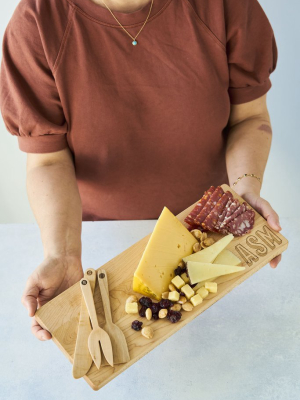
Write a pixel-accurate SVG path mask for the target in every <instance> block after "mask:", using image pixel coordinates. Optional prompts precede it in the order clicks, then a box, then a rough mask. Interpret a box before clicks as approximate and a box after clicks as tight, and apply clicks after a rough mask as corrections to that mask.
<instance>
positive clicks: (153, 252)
mask: <svg viewBox="0 0 300 400" xmlns="http://www.w3.org/2000/svg"><path fill="white" fill-rule="evenodd" d="M197 242H198V241H197V239H196V238H195V237H194V236H193V235H192V234H191V233H190V232H189V231H188V230H187V229H186V227H185V226H184V225H183V224H182V223H181V222H180V221H179V220H178V219H177V218H176V217H175V215H173V214H172V213H171V211H169V210H168V208H167V207H164V209H163V211H162V213H161V215H160V217H159V219H158V221H157V223H156V225H155V228H154V230H153V232H152V235H151V237H150V239H149V241H148V244H147V246H146V248H145V250H144V253H143V255H142V258H141V260H140V262H139V265H138V267H137V269H136V271H135V273H134V278H133V290H134V291H135V292H138V293H141V294H143V295H146V296H150V297H152V298H153V299H156V300H160V299H161V295H162V293H163V292H167V291H168V287H169V284H170V282H171V279H172V278H173V277H174V275H175V274H174V270H175V268H176V267H177V266H178V264H179V263H180V261H181V260H182V258H183V257H186V256H188V255H189V254H192V252H193V245H194V244H195V243H197Z"/></svg>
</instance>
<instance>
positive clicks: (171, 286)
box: [169, 283, 177, 292]
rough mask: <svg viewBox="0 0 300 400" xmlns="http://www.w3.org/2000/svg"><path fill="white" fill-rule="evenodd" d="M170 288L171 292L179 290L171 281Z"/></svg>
mask: <svg viewBox="0 0 300 400" xmlns="http://www.w3.org/2000/svg"><path fill="white" fill-rule="evenodd" d="M169 290H170V292H175V291H176V292H177V289H176V287H175V286H174V285H173V283H170V285H169Z"/></svg>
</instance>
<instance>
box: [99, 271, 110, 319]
mask: <svg viewBox="0 0 300 400" xmlns="http://www.w3.org/2000/svg"><path fill="white" fill-rule="evenodd" d="M98 282H99V288H100V293H101V297H102V303H103V308H104V314H105V319H106V322H110V323H112V317H111V309H110V300H109V290H108V281H107V273H106V271H105V270H104V269H100V270H98Z"/></svg>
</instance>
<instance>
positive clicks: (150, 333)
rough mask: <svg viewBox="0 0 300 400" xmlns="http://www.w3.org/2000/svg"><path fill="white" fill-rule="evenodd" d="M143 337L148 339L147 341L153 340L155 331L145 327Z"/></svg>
mask: <svg viewBox="0 0 300 400" xmlns="http://www.w3.org/2000/svg"><path fill="white" fill-rule="evenodd" d="M142 335H143V336H145V338H147V339H152V338H153V335H154V331H153V329H152V328H151V326H145V327H144V328H143V329H142Z"/></svg>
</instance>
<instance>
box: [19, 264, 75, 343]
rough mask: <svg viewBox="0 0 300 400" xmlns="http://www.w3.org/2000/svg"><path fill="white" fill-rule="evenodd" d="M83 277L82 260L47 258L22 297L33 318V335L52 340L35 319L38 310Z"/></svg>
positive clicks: (32, 277)
mask: <svg viewBox="0 0 300 400" xmlns="http://www.w3.org/2000/svg"><path fill="white" fill-rule="evenodd" d="M82 277H83V271H82V266H81V260H80V259H79V258H77V257H73V256H61V257H57V258H52V257H48V258H46V259H45V260H44V261H43V262H42V263H41V264H40V265H39V266H38V267H37V268H36V270H35V271H34V272H33V273H32V274H31V275H30V277H29V278H28V280H27V283H26V287H25V290H24V293H23V296H22V303H23V305H24V306H25V307H26V308H27V310H28V314H29V316H30V317H33V318H32V326H31V331H32V333H33V334H34V335H35V336H36V337H37V338H38V339H39V340H49V339H51V334H50V333H49V332H48V331H46V330H44V329H43V328H42V327H41V326H40V325H39V324H38V323H37V321H36V319H35V318H34V314H35V312H36V310H37V308H39V307H41V306H42V305H44V304H45V303H47V302H48V301H49V300H51V299H53V298H54V297H55V296H57V295H58V294H60V293H61V292H63V291H64V290H66V289H68V288H69V287H70V286H72V285H73V284H74V283H76V282H78V281H79V280H80V279H81V278H82Z"/></svg>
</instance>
